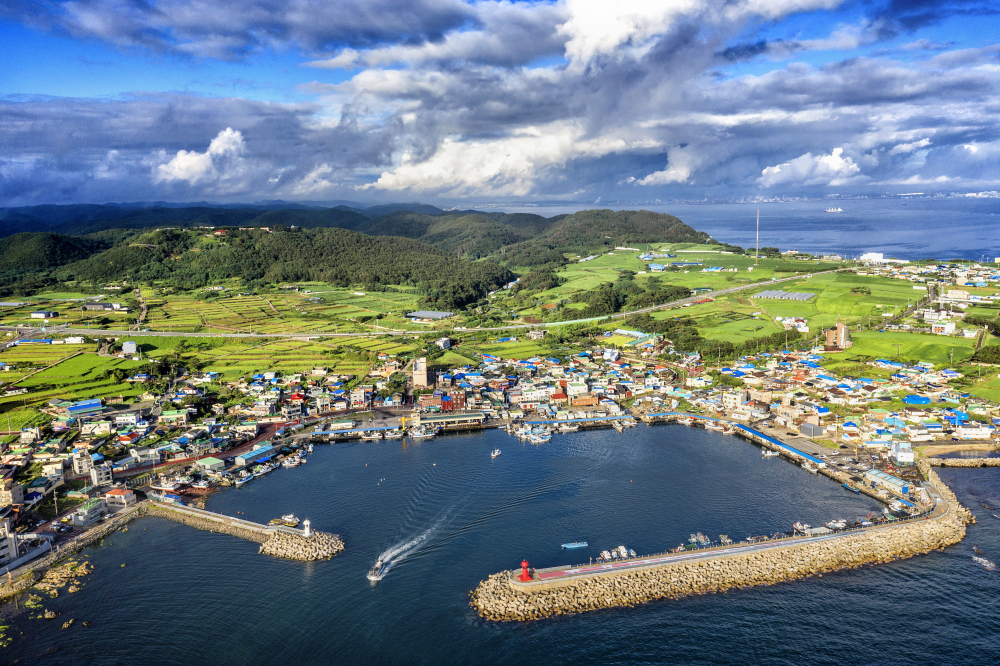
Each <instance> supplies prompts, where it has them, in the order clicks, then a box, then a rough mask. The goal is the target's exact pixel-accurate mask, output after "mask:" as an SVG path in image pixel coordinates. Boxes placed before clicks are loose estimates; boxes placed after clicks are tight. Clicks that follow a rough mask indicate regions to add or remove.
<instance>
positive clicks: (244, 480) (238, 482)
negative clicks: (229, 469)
mask: <svg viewBox="0 0 1000 666" xmlns="http://www.w3.org/2000/svg"><path fill="white" fill-rule="evenodd" d="M252 479H253V475H252V474H247V475H246V476H241V477H240V478H238V479H236V483H235V485H236V487H237V488H239V487H240V486H242V485H243V484H244V483H247V482H248V481H250V480H252Z"/></svg>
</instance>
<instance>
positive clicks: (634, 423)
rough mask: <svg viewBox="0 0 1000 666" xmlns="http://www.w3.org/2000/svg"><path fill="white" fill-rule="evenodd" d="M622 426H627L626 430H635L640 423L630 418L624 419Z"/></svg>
mask: <svg viewBox="0 0 1000 666" xmlns="http://www.w3.org/2000/svg"><path fill="white" fill-rule="evenodd" d="M622 425H623V426H625V427H626V428H634V427H636V426H637V425H639V422H638V421H636V420H635V419H634V418H632V417H631V416H630V417H628V418H625V419H622Z"/></svg>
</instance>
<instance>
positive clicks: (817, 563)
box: [471, 464, 971, 621]
mask: <svg viewBox="0 0 1000 666" xmlns="http://www.w3.org/2000/svg"><path fill="white" fill-rule="evenodd" d="M923 467H924V468H925V469H924V474H925V476H926V477H927V478H928V480H929V481H930V482H931V483H933V484H934V485H935V487H936V488H938V489H939V492H940V493H941V495H942V497H944V498H945V499H946V500H947V501H948V503H949V511H948V512H947V513H946V514H945V515H944V516H942V517H939V518H935V519H930V520H913V521H907V522H903V523H900V524H898V525H893V526H888V527H884V528H879V529H872V530H866V531H860V532H849V533H845V534H844V535H842V536H840V537H837V538H833V539H828V540H824V541H818V542H815V541H814V542H805V543H800V544H794V543H792V544H789V545H787V546H785V547H781V548H773V549H768V550H761V551H755V552H749V553H746V552H742V553H736V554H732V555H726V556H720V557H714V558H710V559H703V560H694V561H681V562H676V563H671V564H663V565H659V566H655V567H649V568H646V569H640V570H636V571H629V572H621V573H608V574H604V575H599V576H592V577H588V578H577V579H569V580H567V581H566V583H565V584H564V585H562V586H560V587H554V588H549V589H538V590H537V591H535V590H531V591H523V590H522V589H519V588H515V586H513V585H512V584H511V582H510V579H511V577H513V576H516V575H517V573H519V572H518V571H504V572H501V573H498V574H494V575H492V576H490V577H489V578H488V579H486V580H485V581H482V582H481V583H480V584H479V586H478V587H476V589H475V590H473V591H472V593H471V597H472V601H471V606H472V607H473V608H474V609H475V610H476V612H478V613H479V614H480V615H481V616H482V617H484V618H486V619H489V620H497V621H505V620H506V621H525V620H537V619H541V618H545V617H550V616H553V615H563V614H566V613H578V612H582V611H588V610H596V609H599V608H611V607H618V606H633V605H635V604H639V603H644V602H647V601H652V600H655V599H676V598H679V597H683V596H688V595H693V594H705V593H709V592H723V591H726V590H730V589H733V588H739V587H750V586H755V585H772V584H774V583H779V582H782V581H788V580H794V579H799V578H804V577H807V576H812V575H814V574H822V573H825V572H829V571H836V570H838V569H846V568H855V567H860V566H863V565H865V564H878V563H882V562H889V561H892V560H896V559H902V558H907V557H912V556H914V555H919V554H922V553H927V552H929V551H931V550H935V549H938V548H943V547H945V546H948V545H951V544H954V543H957V542H958V541H961V540H962V538H963V537H964V536H965V526H966V524H968V523H969V522H970V521H971V514H970V513H969V511H968V510H967V509H965V508H964V507H962V506H961V505H959V503H958V501H957V500H956V498H955V496H954V494H952V493H951V491H950V490H948V488H947V487H946V486H944V484H942V483H941V481H940V479H938V478H937V475H936V474H935V473H934V472H933V470H931V469H930V468H929V467H928V466H926V464H924V466H923Z"/></svg>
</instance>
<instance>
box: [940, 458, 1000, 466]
mask: <svg viewBox="0 0 1000 666" xmlns="http://www.w3.org/2000/svg"><path fill="white" fill-rule="evenodd" d="M927 462H929V463H930V464H931V465H933V466H934V467H1000V458H928V459H927Z"/></svg>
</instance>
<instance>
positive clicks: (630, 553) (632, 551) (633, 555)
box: [628, 548, 636, 557]
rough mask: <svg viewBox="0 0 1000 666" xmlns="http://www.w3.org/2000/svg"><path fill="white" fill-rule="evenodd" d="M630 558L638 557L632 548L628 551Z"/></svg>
mask: <svg viewBox="0 0 1000 666" xmlns="http://www.w3.org/2000/svg"><path fill="white" fill-rule="evenodd" d="M628 556H629V557H635V556H636V555H635V551H634V550H632V549H631V548H629V549H628Z"/></svg>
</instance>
